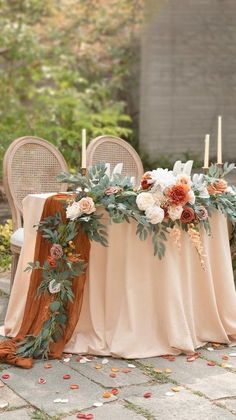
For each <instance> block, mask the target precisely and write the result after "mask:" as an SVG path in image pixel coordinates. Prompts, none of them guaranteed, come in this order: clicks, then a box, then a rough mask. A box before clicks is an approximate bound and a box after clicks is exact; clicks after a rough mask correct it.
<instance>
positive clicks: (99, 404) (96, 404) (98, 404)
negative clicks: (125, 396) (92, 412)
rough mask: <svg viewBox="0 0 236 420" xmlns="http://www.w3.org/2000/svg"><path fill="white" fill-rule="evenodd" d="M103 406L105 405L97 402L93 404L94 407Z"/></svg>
mask: <svg viewBox="0 0 236 420" xmlns="http://www.w3.org/2000/svg"><path fill="white" fill-rule="evenodd" d="M102 405H103V403H102V402H99V401H98V402H95V403H93V406H94V407H102Z"/></svg>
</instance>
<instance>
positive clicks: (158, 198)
mask: <svg viewBox="0 0 236 420" xmlns="http://www.w3.org/2000/svg"><path fill="white" fill-rule="evenodd" d="M153 198H154V201H155V204H156V205H157V206H160V205H161V204H163V203H164V202H165V196H164V194H163V192H162V191H161V190H160V189H157V190H156V191H155V192H154V193H153Z"/></svg>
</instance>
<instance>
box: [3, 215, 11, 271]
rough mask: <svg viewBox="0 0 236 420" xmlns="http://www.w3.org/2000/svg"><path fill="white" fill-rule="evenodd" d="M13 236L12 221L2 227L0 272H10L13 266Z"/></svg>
mask: <svg viewBox="0 0 236 420" xmlns="http://www.w3.org/2000/svg"><path fill="white" fill-rule="evenodd" d="M11 234H12V220H7V221H6V223H5V224H4V225H0V271H1V270H3V271H5V270H8V269H9V268H10V265H11V250H10V237H11Z"/></svg>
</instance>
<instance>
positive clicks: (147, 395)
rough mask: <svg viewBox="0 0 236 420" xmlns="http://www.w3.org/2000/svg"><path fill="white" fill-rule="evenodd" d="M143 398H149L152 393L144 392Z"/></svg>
mask: <svg viewBox="0 0 236 420" xmlns="http://www.w3.org/2000/svg"><path fill="white" fill-rule="evenodd" d="M143 396H144V398H151V396H152V393H151V392H144V394H143Z"/></svg>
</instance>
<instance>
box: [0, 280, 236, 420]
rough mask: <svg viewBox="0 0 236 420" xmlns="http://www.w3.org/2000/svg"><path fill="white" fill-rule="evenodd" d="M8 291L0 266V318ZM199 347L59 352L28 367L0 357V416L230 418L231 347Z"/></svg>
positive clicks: (234, 398)
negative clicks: (191, 353) (147, 352)
mask: <svg viewBox="0 0 236 420" xmlns="http://www.w3.org/2000/svg"><path fill="white" fill-rule="evenodd" d="M8 294H9V278H8V275H7V276H6V275H5V274H4V275H3V274H0V316H1V317H0V324H2V323H3V319H4V314H5V311H6V305H7V301H8ZM199 352H200V354H199V357H198V358H196V360H194V361H188V360H187V357H186V356H184V355H181V356H177V357H176V358H173V359H174V360H168V359H166V358H163V357H153V358H147V359H138V360H121V359H114V358H110V357H107V358H103V357H88V358H86V357H82V356H78V355H65V357H64V359H62V360H61V361H58V360H52V361H49V362H47V363H46V364H48V363H49V364H50V365H51V367H50V368H47V369H46V368H45V362H42V361H37V362H35V363H34V367H33V369H30V370H23V369H20V368H16V367H11V366H7V365H1V366H0V407H1V408H0V420H12V419H14V420H29V419H35V420H47V419H48V420H49V419H53V420H72V419H76V418H82V417H81V416H82V414H83V415H87V418H88V419H89V418H94V419H95V420H126V419H127V420H145V419H147V420H155V419H163V420H172V419H173V420H174V419H175V420H185V419H186V420H218V419H222V420H231V419H234V418H236V348H234V347H231V348H230V347H224V346H220V347H217V345H215V344H207V345H206V346H205V347H204V348H202V349H199ZM209 362H210V363H209ZM4 374H8V375H9V378H8V379H6V378H5V379H4V378H3V375H4ZM65 374H67V375H70V377H69V379H63V376H64V375H65ZM39 378H44V379H45V380H46V383H44V384H40V383H39ZM71 385H78V388H77V389H71V388H70V386H71ZM147 397H148V398H147ZM79 415H80V417H78V416H79ZM84 418H86V417H84Z"/></svg>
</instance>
